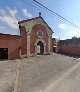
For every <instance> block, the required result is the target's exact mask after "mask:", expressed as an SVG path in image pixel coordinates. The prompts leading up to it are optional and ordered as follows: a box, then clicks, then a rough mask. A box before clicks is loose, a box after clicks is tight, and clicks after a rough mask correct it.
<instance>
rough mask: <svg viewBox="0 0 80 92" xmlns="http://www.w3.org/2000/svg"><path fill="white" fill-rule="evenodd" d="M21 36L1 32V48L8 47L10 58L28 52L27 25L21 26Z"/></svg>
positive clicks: (18, 56)
mask: <svg viewBox="0 0 80 92" xmlns="http://www.w3.org/2000/svg"><path fill="white" fill-rule="evenodd" d="M20 31H21V36H16V35H8V34H0V48H8V59H16V58H20V49H21V55H26V53H27V39H26V30H25V27H20ZM26 56H27V55H26Z"/></svg>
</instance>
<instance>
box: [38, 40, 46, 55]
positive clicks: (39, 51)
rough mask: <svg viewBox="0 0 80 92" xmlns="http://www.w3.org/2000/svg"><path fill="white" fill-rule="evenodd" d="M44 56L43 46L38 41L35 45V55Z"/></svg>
mask: <svg viewBox="0 0 80 92" xmlns="http://www.w3.org/2000/svg"><path fill="white" fill-rule="evenodd" d="M43 54H44V44H43V43H42V42H41V41H39V42H38V43H37V55H43Z"/></svg>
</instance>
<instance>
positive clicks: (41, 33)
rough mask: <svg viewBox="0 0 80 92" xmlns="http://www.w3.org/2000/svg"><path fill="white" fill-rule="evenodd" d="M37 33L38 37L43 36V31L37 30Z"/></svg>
mask: <svg viewBox="0 0 80 92" xmlns="http://www.w3.org/2000/svg"><path fill="white" fill-rule="evenodd" d="M37 35H38V37H39V38H42V37H43V32H42V31H41V30H40V31H38V32H37Z"/></svg>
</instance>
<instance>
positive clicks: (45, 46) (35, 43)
mask: <svg viewBox="0 0 80 92" xmlns="http://www.w3.org/2000/svg"><path fill="white" fill-rule="evenodd" d="M39 41H41V42H42V43H43V44H44V54H46V43H45V42H44V40H43V39H37V40H36V42H35V44H34V45H35V55H37V43H38V42H39Z"/></svg>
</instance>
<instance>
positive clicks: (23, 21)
mask: <svg viewBox="0 0 80 92" xmlns="http://www.w3.org/2000/svg"><path fill="white" fill-rule="evenodd" d="M39 18H41V19H42V20H43V22H44V23H45V24H46V25H47V26H48V24H47V23H46V22H45V21H44V19H43V18H42V17H41V16H39V17H36V18H32V19H28V20H22V21H19V22H18V24H21V23H25V22H29V21H32V20H36V19H39ZM48 28H49V29H50V30H51V31H52V29H51V28H50V27H49V26H48ZM52 33H54V32H53V31H52Z"/></svg>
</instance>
